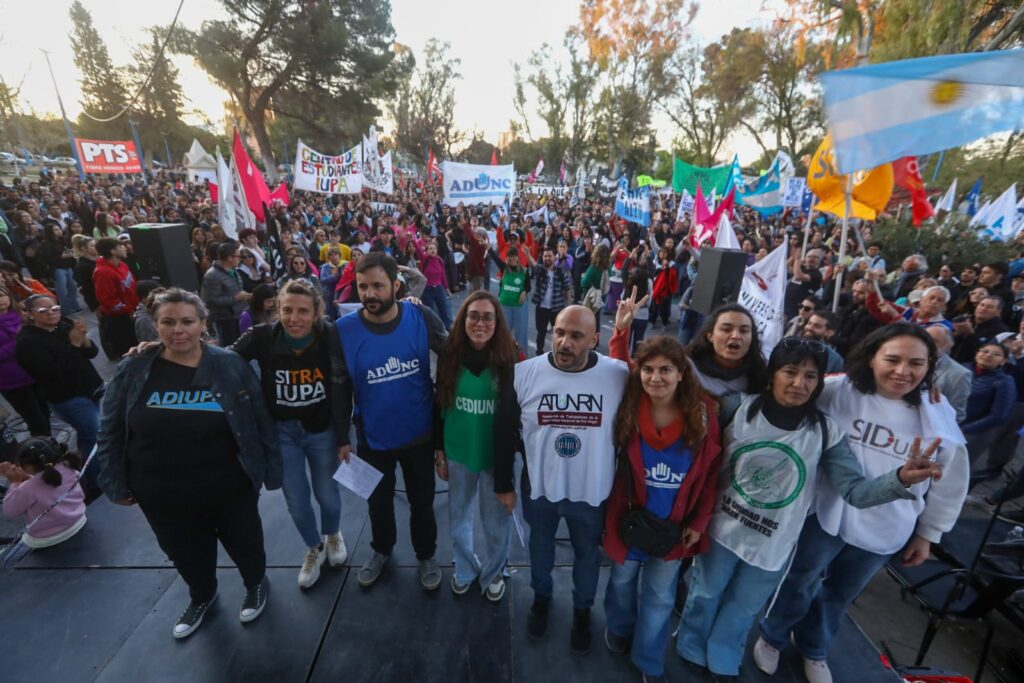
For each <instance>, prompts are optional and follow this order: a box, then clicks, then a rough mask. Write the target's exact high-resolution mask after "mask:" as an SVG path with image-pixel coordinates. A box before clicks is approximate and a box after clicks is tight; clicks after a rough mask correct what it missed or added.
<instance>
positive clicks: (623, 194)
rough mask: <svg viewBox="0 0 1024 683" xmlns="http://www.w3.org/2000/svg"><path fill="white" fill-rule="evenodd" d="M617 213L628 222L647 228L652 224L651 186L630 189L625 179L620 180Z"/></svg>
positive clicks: (616, 202) (616, 200) (616, 198)
mask: <svg viewBox="0 0 1024 683" xmlns="http://www.w3.org/2000/svg"><path fill="white" fill-rule="evenodd" d="M615 213H616V214H618V215H619V216H621V217H622V218H625V219H626V220H627V221H632V222H633V223H639V224H640V225H642V226H644V227H645V228H646V227H647V226H649V225H650V224H651V186H650V185H644V186H643V187H638V188H636V189H635V190H631V189H629V185H628V184H627V182H626V179H625V178H619V191H618V193H617V194H616V195H615Z"/></svg>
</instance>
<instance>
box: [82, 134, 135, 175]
mask: <svg viewBox="0 0 1024 683" xmlns="http://www.w3.org/2000/svg"><path fill="white" fill-rule="evenodd" d="M75 147H77V148H78V161H79V163H81V164H82V170H83V171H84V172H86V173H142V161H141V160H140V159H139V154H138V152H137V151H136V149H135V143H134V142H132V141H131V140H86V139H84V138H75Z"/></svg>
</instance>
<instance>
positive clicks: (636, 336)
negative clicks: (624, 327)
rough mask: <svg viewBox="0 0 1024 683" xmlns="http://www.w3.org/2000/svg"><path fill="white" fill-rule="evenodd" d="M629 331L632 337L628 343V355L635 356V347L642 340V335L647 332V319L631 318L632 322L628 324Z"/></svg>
mask: <svg viewBox="0 0 1024 683" xmlns="http://www.w3.org/2000/svg"><path fill="white" fill-rule="evenodd" d="M629 331H630V338H631V339H632V341H631V342H630V344H629V355H630V356H635V355H636V347H637V346H639V345H640V342H642V341H643V340H644V335H645V334H646V333H647V321H646V320H637V319H636V318H633V324H632V325H630V328H629Z"/></svg>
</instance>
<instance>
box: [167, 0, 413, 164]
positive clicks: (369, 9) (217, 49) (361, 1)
mask: <svg viewBox="0 0 1024 683" xmlns="http://www.w3.org/2000/svg"><path fill="white" fill-rule="evenodd" d="M221 3H222V4H223V5H224V8H225V9H226V10H227V15H228V16H229V17H230V18H229V19H227V20H216V21H205V22H203V24H202V26H201V27H200V28H199V30H198V31H194V32H190V31H181V36H180V39H179V40H178V41H177V42H176V43H175V46H174V47H175V49H176V51H179V52H181V53H183V54H189V55H192V56H194V57H195V59H196V60H197V62H198V63H199V65H200V66H201V67H202V68H203V69H204V70H205V71H206V72H207V73H208V74H209V75H210V76H211V78H213V80H214V81H216V82H217V83H218V84H219V85H221V86H222V87H223V88H224V89H225V90H227V91H228V92H229V93H230V94H231V97H232V99H233V100H234V101H235V103H236V105H237V106H238V108H239V109H240V110H241V112H242V113H243V115H244V116H245V119H246V121H247V122H248V124H249V126H250V128H251V129H252V132H253V135H254V137H255V138H256V142H257V144H258V146H259V151H260V155H261V156H262V158H263V163H264V166H265V168H266V170H267V173H268V175H269V176H270V177H271V180H272V181H276V178H277V172H276V169H275V164H274V158H273V153H272V146H271V141H270V136H269V134H268V130H267V125H268V117H269V114H271V113H273V115H274V116H275V117H284V118H291V119H295V120H297V121H300V122H301V123H302V124H304V128H305V130H306V135H305V137H306V138H307V139H308V141H309V142H310V144H313V145H314V146H319V147H320V148H323V149H328V150H334V149H335V148H336V147H337V145H338V141H339V140H344V139H349V140H352V139H356V138H357V136H358V135H359V134H361V133H362V132H363V131H365V130H366V129H367V128H368V127H369V125H370V124H372V123H373V122H374V120H375V119H376V117H377V116H379V115H380V113H381V112H380V110H379V109H378V108H377V106H376V105H375V104H374V103H375V102H377V101H379V100H380V99H382V98H384V97H387V96H390V95H392V94H394V92H395V90H396V89H397V86H398V81H399V78H400V76H401V74H400V73H398V72H397V71H396V70H395V69H394V68H392V67H393V65H394V62H395V53H394V51H393V49H392V43H393V41H394V35H395V30H394V27H393V26H392V25H391V8H390V4H389V3H388V2H387V0H329V1H328V0H324V1H322V2H304V1H301V0H221Z"/></svg>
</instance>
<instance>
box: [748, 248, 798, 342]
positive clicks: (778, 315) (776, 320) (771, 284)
mask: <svg viewBox="0 0 1024 683" xmlns="http://www.w3.org/2000/svg"><path fill="white" fill-rule="evenodd" d="M786 247H787V244H786V242H783V243H782V244H780V245H779V246H777V247H775V249H773V250H772V252H771V253H770V254H768V255H767V256H765V257H764V258H763V259H761V260H760V261H758V262H757V263H755V264H754V265H752V266H748V267H747V270H746V272H744V273H743V282H742V283H741V284H740V298H739V303H740V305H742V306H743V307H744V308H746V309H747V310H748V311H750V315H751V317H752V318H753V319H754V325H755V326H756V327H757V336H758V338H759V339H760V340H761V353H762V354H764V357H765V360H767V359H768V357H769V356H770V355H771V353H772V349H774V348H775V345H776V344H778V343H779V340H780V339H782V332H783V328H784V327H785V325H786V313H785V310H784V304H785V300H786V280H787V271H786Z"/></svg>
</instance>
